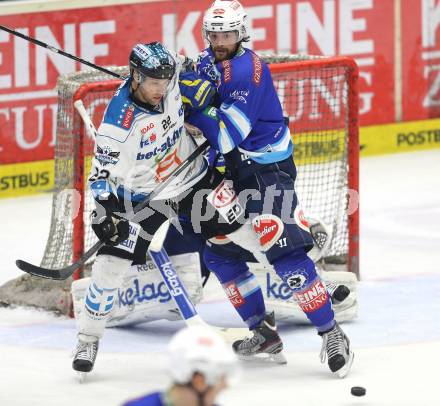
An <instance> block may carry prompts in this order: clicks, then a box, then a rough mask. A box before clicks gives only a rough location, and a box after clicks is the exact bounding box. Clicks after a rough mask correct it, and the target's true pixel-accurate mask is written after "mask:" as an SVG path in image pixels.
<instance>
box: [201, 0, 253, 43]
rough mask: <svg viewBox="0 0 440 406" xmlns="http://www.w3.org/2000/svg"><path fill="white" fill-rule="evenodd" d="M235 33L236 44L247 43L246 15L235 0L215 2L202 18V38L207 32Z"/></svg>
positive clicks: (216, 0)
mask: <svg viewBox="0 0 440 406" xmlns="http://www.w3.org/2000/svg"><path fill="white" fill-rule="evenodd" d="M225 31H237V32H238V42H240V41H249V35H248V32H247V14H246V12H245V10H244V8H243V6H242V5H241V4H240V2H238V1H237V0H215V1H214V3H212V5H211V7H210V8H209V9H208V10H206V12H205V14H204V16H203V29H202V32H203V37H204V38H205V39H206V40H207V39H208V37H207V32H225Z"/></svg>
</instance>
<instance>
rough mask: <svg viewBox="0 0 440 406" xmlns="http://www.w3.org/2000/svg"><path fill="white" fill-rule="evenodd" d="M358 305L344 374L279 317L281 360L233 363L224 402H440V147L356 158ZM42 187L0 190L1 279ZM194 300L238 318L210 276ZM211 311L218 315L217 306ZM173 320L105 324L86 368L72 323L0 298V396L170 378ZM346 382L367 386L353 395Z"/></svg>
mask: <svg viewBox="0 0 440 406" xmlns="http://www.w3.org/2000/svg"><path fill="white" fill-rule="evenodd" d="M360 185H361V189H360V196H361V208H360V210H361V240H360V242H361V258H360V261H361V275H362V281H361V282H360V283H359V296H360V299H359V301H360V311H359V317H358V319H357V320H356V321H354V322H352V323H348V324H345V325H343V328H344V330H345V331H346V332H347V334H348V335H349V337H350V339H351V342H352V346H353V348H354V351H355V360H354V364H353V369H352V371H351V373H350V375H349V376H348V377H347V378H345V379H338V378H336V377H333V376H331V374H330V372H329V370H328V368H327V366H326V365H322V364H320V361H319V359H318V354H319V350H320V346H321V340H320V338H319V337H318V336H317V335H316V333H315V332H314V330H313V328H311V327H305V326H292V325H283V326H281V327H280V331H281V334H282V337H283V338H284V343H285V352H286V355H287V358H288V361H289V362H288V365H286V366H268V365H256V364H252V365H249V364H241V365H242V369H243V373H242V377H241V381H240V383H238V384H236V385H235V386H233V387H232V388H230V389H229V390H227V391H226V392H224V394H223V395H222V396H221V399H219V403H220V404H222V405H231V406H232V405H240V406H254V405H261V406H263V405H264V406H266V405H280V406H281V405H282V406H285V405H298V406H312V405H326V406H333V405H338V406H349V405H350V406H355V405H364V406H366V405H370V406H373V405H374V406H376V405H377V406H379V405H387V406H388V405H396V406H406V405H408V406H410V405H411V406H438V405H440V389H439V388H438V387H437V385H438V384H439V382H440V373H439V372H438V371H439V365H440V270H439V263H440V150H437V151H427V152H418V153H411V154H399V155H388V156H383V157H373V158H364V159H362V160H361V177H360ZM50 204H51V199H50V196H37V197H27V198H17V199H8V200H0V209H1V213H2V219H1V222H0V224H1V227H0V247H1V251H2V255H1V258H0V284H1V283H3V282H5V281H7V280H9V279H12V278H14V277H16V276H18V275H20V271H18V270H17V269H16V268H15V266H14V261H15V259H17V258H22V259H26V260H28V261H30V262H34V263H38V262H39V260H40V259H41V255H42V252H43V249H44V246H45V242H46V241H45V239H46V236H47V234H48V227H49V218H50V209H51V208H50ZM210 290H212V291H211V295H208V298H207V300H206V301H205V302H204V303H202V304H201V305H200V306H198V308H199V311H200V313H201V314H202V316H203V317H204V318H205V319H207V320H208V321H210V322H212V323H218V324H228V323H229V324H231V325H235V326H239V325H240V321H239V320H238V318H237V316H235V314H234V311H233V309H232V308H231V306H230V305H229V303H227V302H226V301H224V300H222V301H219V300H216V299H214V300H213V299H212V298H218V297H221V294H219V291H218V287H217V286H215V285H213V284H212V283H211V287H210ZM219 315H220V316H219ZM182 325H183V324H182V322H166V321H160V322H154V323H150V324H144V325H143V326H141V327H138V328H135V329H108V330H107V331H106V334H105V337H104V339H103V340H102V346H101V348H100V353H99V355H98V360H97V363H96V366H95V370H94V371H93V373H92V374H91V375H90V376H89V377H88V379H87V381H86V382H85V383H83V384H79V383H78V382H77V380H76V377H75V375H74V373H73V372H72V370H71V366H70V364H71V359H70V358H69V355H70V352H71V349H72V348H73V346H74V343H75V322H74V320H71V319H68V318H65V317H56V316H53V315H51V314H49V313H46V312H42V311H36V310H30V309H10V308H0V405H2V406H3V405H5V406H16V405H17V406H18V405H20V406H21V405H23V406H24V405H26V406H28V405H38V406H39V405H44V406H50V405H54V406H55V405H57V406H59V405H63V406H70V405H77V404H80V405H81V406H89V405H90V406H92V405H93V406H100V405H106V406H107V405H120V404H121V403H122V402H123V401H124V400H126V399H128V398H132V397H136V396H138V395H140V394H143V393H146V392H149V391H152V390H157V389H163V388H165V387H166V385H167V384H168V377H167V372H166V370H167V365H166V357H165V348H166V344H167V342H168V339H169V338H170V336H171V335H172V333H174V332H175V331H176V330H177V329H179V328H180V327H181V326H182ZM352 386H364V387H365V388H366V389H367V394H366V396H364V397H361V398H355V397H353V396H352V395H350V388H351V387H352Z"/></svg>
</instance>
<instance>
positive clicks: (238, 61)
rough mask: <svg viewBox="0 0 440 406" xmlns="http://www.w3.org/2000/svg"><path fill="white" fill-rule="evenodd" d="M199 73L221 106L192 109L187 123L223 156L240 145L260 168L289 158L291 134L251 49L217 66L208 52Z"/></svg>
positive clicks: (267, 76) (265, 73) (268, 77)
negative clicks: (208, 82)
mask: <svg viewBox="0 0 440 406" xmlns="http://www.w3.org/2000/svg"><path fill="white" fill-rule="evenodd" d="M197 71H198V73H199V74H200V75H201V76H202V77H203V78H205V79H209V80H210V81H211V82H212V83H214V84H215V85H216V87H217V91H218V95H219V98H220V102H221V105H220V107H219V108H215V107H208V108H206V109H205V110H203V111H194V112H192V113H191V114H190V115H189V117H188V118H187V121H188V122H189V123H190V124H193V125H195V126H196V127H198V128H199V129H200V130H202V131H203V134H204V136H205V137H206V138H207V139H208V141H209V142H210V144H211V145H212V146H213V147H214V148H215V149H217V150H218V151H220V152H221V153H223V154H225V153H228V152H230V151H231V150H233V149H234V148H235V147H238V148H239V150H240V152H242V153H243V154H245V155H247V157H249V158H251V159H252V160H254V161H255V162H258V163H260V164H269V163H273V162H279V161H282V160H284V159H286V158H288V157H290V156H292V151H293V144H292V141H291V137H290V131H289V128H288V126H287V125H286V123H285V121H284V117H283V111H282V108H281V103H280V101H279V99H278V95H277V93H276V90H275V87H274V85H273V81H272V77H271V75H270V71H269V67H268V66H267V64H266V63H265V62H264V61H262V60H261V59H260V58H259V57H258V56H257V55H256V54H255V53H254V52H253V51H251V50H249V49H246V48H242V49H240V50H239V51H238V52H237V54H236V55H235V57H234V58H232V59H231V60H226V61H223V62H219V63H215V62H214V55H213V53H212V51H211V49H207V50H205V51H204V52H202V54H201V55H200V56H199V59H198V63H197Z"/></svg>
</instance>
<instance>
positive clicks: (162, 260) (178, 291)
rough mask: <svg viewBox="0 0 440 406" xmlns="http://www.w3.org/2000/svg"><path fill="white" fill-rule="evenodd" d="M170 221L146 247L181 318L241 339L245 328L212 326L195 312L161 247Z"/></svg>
mask: <svg viewBox="0 0 440 406" xmlns="http://www.w3.org/2000/svg"><path fill="white" fill-rule="evenodd" d="M170 223H171V220H167V221H165V222H164V223H163V224H162V225H161V226H160V227H159V228H158V230H157V231H156V233H155V234H154V237H153V239H152V240H151V243H150V245H149V247H148V254H149V255H150V257H151V259H152V260H153V262H154V263H155V265H156V268H157V269H158V270H159V272H160V274H161V276H162V279H163V280H164V282H165V284H166V286H167V288H168V291H169V292H170V294H171V296H172V297H173V299H174V302H175V303H176V305H177V307H178V308H179V311H180V314H181V316H182V318H183V320H184V321H185V323H186V324H187V325H188V326H204V327H206V328H209V329H214V330H216V332H217V333H219V334H221V335H222V336H223V337H224V338H225V339H227V340H229V341H234V340H237V339H242V338H243V337H245V336H246V335H247V334H248V333H249V330H248V329H247V328H243V327H216V326H212V325H211V324H208V323H207V322H206V321H205V320H203V319H202V318H201V317H200V315H199V314H198V313H197V310H196V308H195V307H194V304H193V303H192V301H191V299H190V298H189V296H188V292H187V291H186V288H185V286H184V284H183V282H182V280H181V279H180V278H179V275H178V274H177V272H176V271H175V269H174V267H173V264H172V262H171V260H170V258H169V257H168V254H167V252H166V250H165V248H164V247H163V243H164V241H165V238H166V235H167V231H168V228H169V226H170Z"/></svg>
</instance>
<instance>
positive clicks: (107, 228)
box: [91, 193, 129, 245]
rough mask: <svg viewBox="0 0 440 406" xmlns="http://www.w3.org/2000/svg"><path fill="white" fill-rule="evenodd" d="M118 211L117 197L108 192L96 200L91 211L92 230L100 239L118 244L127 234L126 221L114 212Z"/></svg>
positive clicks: (111, 243)
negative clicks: (94, 207)
mask: <svg viewBox="0 0 440 406" xmlns="http://www.w3.org/2000/svg"><path fill="white" fill-rule="evenodd" d="M116 211H118V198H117V197H116V196H115V195H114V194H112V193H110V194H108V196H106V197H105V198H103V197H102V196H100V197H98V199H97V200H96V210H93V211H92V214H91V220H92V230H93V231H94V232H95V234H96V236H97V237H98V238H99V240H100V241H104V242H105V243H107V244H109V245H118V244H119V243H120V242H122V241H124V240H126V239H127V238H128V236H129V226H128V221H127V220H125V219H122V218H120V217H118V216H116V215H115V214H114V212H116Z"/></svg>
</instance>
